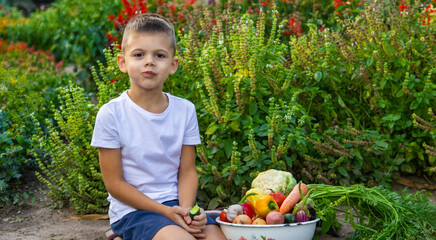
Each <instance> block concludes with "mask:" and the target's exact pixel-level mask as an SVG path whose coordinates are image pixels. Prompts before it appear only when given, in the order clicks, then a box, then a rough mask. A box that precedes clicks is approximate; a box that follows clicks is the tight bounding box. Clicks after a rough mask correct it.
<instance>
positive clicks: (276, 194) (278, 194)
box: [269, 192, 286, 207]
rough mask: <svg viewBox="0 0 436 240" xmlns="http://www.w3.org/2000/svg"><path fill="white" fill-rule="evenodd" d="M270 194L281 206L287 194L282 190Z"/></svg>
mask: <svg viewBox="0 0 436 240" xmlns="http://www.w3.org/2000/svg"><path fill="white" fill-rule="evenodd" d="M269 195H271V196H272V197H273V198H274V200H276V203H277V205H278V206H279V207H280V206H281V205H282V203H283V201H285V199H286V195H285V194H283V193H281V192H272V193H270V194H269Z"/></svg>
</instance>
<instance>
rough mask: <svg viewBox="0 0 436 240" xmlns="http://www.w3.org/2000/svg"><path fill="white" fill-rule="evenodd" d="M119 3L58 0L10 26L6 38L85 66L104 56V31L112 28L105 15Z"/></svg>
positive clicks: (117, 7) (114, 10)
mask: <svg viewBox="0 0 436 240" xmlns="http://www.w3.org/2000/svg"><path fill="white" fill-rule="evenodd" d="M120 7H121V5H120V2H119V1H102V0H87V1H78V0H74V1H66V0H61V1H56V2H54V3H53V4H51V5H50V7H49V8H47V9H45V10H38V11H36V12H35V13H32V14H31V15H30V16H29V19H28V21H27V22H26V23H24V24H19V25H11V26H8V28H7V38H8V39H9V40H11V41H23V42H27V43H28V44H29V45H31V46H35V48H36V49H43V50H50V51H51V52H52V53H53V54H54V55H55V58H56V60H57V61H60V60H62V61H64V62H65V63H66V64H74V65H76V66H79V67H82V68H84V69H86V68H87V66H88V64H90V65H93V64H95V63H96V62H97V60H100V61H102V60H103V52H102V50H103V49H104V48H105V46H106V42H107V39H106V36H105V34H106V33H107V32H108V30H109V29H110V28H111V24H110V23H108V22H106V21H104V19H107V17H108V16H109V15H110V14H111V13H114V12H117V11H119V8H120Z"/></svg>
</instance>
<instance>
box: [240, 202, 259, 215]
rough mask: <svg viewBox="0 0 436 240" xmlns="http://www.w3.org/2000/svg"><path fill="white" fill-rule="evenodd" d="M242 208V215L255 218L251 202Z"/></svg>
mask: <svg viewBox="0 0 436 240" xmlns="http://www.w3.org/2000/svg"><path fill="white" fill-rule="evenodd" d="M241 207H242V213H243V214H246V215H248V216H249V217H251V218H253V217H254V215H255V214H256V213H255V212H254V207H253V206H252V205H251V203H249V202H245V203H243V204H241Z"/></svg>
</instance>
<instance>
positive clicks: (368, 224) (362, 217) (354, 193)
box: [307, 184, 436, 239]
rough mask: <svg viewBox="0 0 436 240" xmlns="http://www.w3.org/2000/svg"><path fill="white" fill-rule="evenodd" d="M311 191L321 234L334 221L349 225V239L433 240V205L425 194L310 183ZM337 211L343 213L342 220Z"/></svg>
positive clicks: (435, 207)
mask: <svg viewBox="0 0 436 240" xmlns="http://www.w3.org/2000/svg"><path fill="white" fill-rule="evenodd" d="M307 186H308V187H309V189H314V190H315V191H312V193H311V194H310V198H312V200H313V201H314V202H315V205H316V208H317V217H320V218H321V220H322V230H321V234H325V233H326V232H327V231H328V230H329V228H330V227H331V226H332V225H333V224H337V221H341V222H344V223H349V224H350V225H351V226H352V227H353V228H354V230H355V232H354V233H353V235H352V236H351V238H352V239H434V236H436V205H435V203H432V202H431V201H430V200H428V199H427V197H428V196H429V195H430V194H429V193H427V192H425V191H421V192H417V193H416V194H414V195H413V194H410V193H408V192H407V189H405V190H403V192H402V194H401V195H400V194H398V193H397V192H393V191H390V190H388V189H385V188H383V187H382V186H376V187H372V188H368V187H365V186H363V185H361V184H359V185H352V186H349V187H343V186H331V185H324V184H309V185H307ZM336 212H344V213H345V217H344V218H343V219H341V218H337V216H336Z"/></svg>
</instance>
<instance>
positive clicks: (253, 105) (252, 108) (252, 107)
mask: <svg viewBox="0 0 436 240" xmlns="http://www.w3.org/2000/svg"><path fill="white" fill-rule="evenodd" d="M257 109H258V107H257V102H256V101H253V102H252V103H251V104H250V106H249V107H248V113H249V114H250V115H254V114H255V113H256V112H257Z"/></svg>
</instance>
